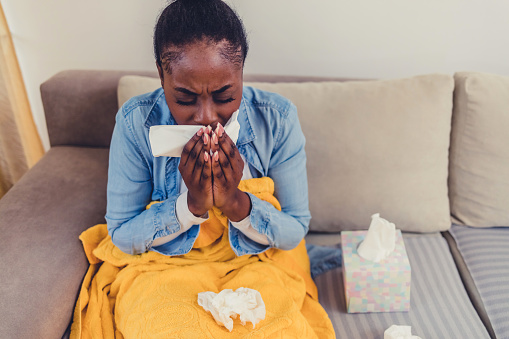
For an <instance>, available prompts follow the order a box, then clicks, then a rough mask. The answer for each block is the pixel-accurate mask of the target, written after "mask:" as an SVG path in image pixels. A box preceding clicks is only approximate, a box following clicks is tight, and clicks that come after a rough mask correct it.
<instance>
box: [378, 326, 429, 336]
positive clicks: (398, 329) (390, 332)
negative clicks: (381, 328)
mask: <svg viewBox="0 0 509 339" xmlns="http://www.w3.org/2000/svg"><path fill="white" fill-rule="evenodd" d="M384 339H421V337H418V336H416V335H412V327H411V326H399V325H392V326H391V327H389V328H388V329H386V330H385V332H384Z"/></svg>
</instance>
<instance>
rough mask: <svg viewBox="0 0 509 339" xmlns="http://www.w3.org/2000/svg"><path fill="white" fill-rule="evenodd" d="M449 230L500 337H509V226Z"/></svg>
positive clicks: (453, 227) (452, 228) (455, 227)
mask: <svg viewBox="0 0 509 339" xmlns="http://www.w3.org/2000/svg"><path fill="white" fill-rule="evenodd" d="M449 232H450V233H451V234H452V236H453V237H454V240H455V241H456V245H457V247H458V249H459V252H460V253H461V256H462V257H463V259H464V260H465V263H466V265H467V267H468V270H469V272H470V275H471V276H472V279H473V280H474V283H475V287H476V288H477V291H479V295H480V296H481V300H482V302H483V304H484V308H485V310H486V313H487V314H488V316H489V319H490V322H491V325H492V326H493V330H494V331H495V334H496V336H497V338H509V261H508V258H509V247H508V246H507V245H508V244H509V228H489V229H476V228H472V227H465V226H458V225H453V226H452V227H451V229H450V230H449Z"/></svg>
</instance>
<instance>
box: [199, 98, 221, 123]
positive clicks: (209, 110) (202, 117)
mask: <svg viewBox="0 0 509 339" xmlns="http://www.w3.org/2000/svg"><path fill="white" fill-rule="evenodd" d="M194 121H195V122H196V124H197V125H203V126H208V125H210V126H211V127H214V128H215V126H216V125H217V122H218V121H219V116H218V115H217V112H216V110H215V108H214V106H213V105H211V104H210V103H208V102H205V103H202V104H201V105H200V106H199V107H198V111H197V112H196V113H195V115H194Z"/></svg>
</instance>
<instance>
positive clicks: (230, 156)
mask: <svg viewBox="0 0 509 339" xmlns="http://www.w3.org/2000/svg"><path fill="white" fill-rule="evenodd" d="M214 135H215V137H214ZM212 141H213V145H215V146H217V148H216V150H222V152H219V153H220V154H221V153H224V155H225V157H226V159H225V160H223V158H222V157H220V159H219V160H220V163H221V164H222V166H223V164H224V166H223V170H225V169H226V168H225V167H226V165H228V166H230V167H231V169H232V170H233V172H234V173H236V174H239V173H240V176H242V171H243V169H244V161H243V160H242V157H241V156H240V153H239V150H238V149H237V146H235V143H234V142H233V140H231V139H230V136H228V134H227V133H226V132H225V130H224V128H223V126H222V125H221V124H218V125H217V128H216V130H215V131H214V132H213V135H212ZM214 151H215V150H214Z"/></svg>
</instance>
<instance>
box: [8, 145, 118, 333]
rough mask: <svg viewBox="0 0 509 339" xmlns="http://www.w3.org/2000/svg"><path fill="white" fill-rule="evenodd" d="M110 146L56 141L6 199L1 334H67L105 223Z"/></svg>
mask: <svg viewBox="0 0 509 339" xmlns="http://www.w3.org/2000/svg"><path fill="white" fill-rule="evenodd" d="M108 153H109V151H108V149H105V148H81V147H54V148H52V149H50V151H49V152H48V153H46V155H45V156H44V157H43V158H42V159H41V160H40V161H39V162H38V163H37V164H36V165H35V166H34V167H33V168H32V169H31V170H29V171H28V172H27V173H26V174H25V175H24V176H23V177H22V179H21V180H20V181H19V182H18V183H16V184H15V185H14V187H13V188H12V189H11V190H10V191H9V192H8V193H7V194H6V195H5V196H4V197H3V198H2V199H1V200H0V258H1V260H0V300H1V302H0V338H61V337H62V335H63V334H64V332H65V330H66V328H67V326H68V324H69V322H70V320H71V318H72V313H73V309H74V304H75V301H76V298H77V295H78V292H79V288H80V285H81V281H82V279H83V276H84V274H85V272H86V270H87V268H88V262H87V259H86V257H85V254H84V252H83V247H82V245H81V242H80V241H79V239H78V236H79V234H80V233H81V232H82V231H84V230H85V229H87V228H88V227H90V226H93V225H95V224H97V223H104V222H105V221H104V215H105V211H106V183H107V169H108Z"/></svg>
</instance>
